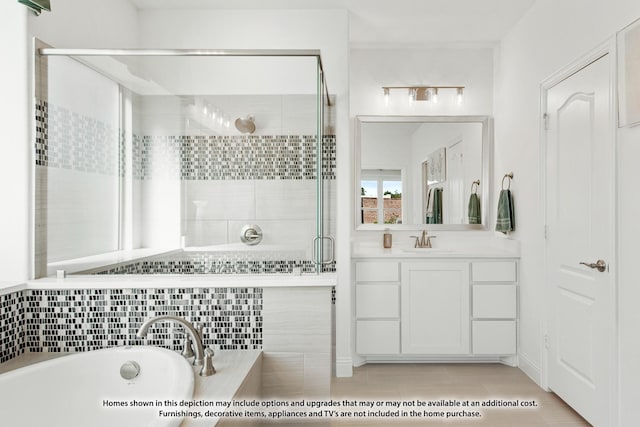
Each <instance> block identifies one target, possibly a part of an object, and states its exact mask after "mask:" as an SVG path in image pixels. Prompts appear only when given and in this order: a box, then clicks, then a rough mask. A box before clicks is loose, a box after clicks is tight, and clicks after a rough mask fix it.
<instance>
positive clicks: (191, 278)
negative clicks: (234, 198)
mask: <svg viewBox="0 0 640 427" xmlns="http://www.w3.org/2000/svg"><path fill="white" fill-rule="evenodd" d="M336 283H337V275H336V274H335V273H322V274H320V275H315V274H309V275H306V274H305V275H299V276H296V275H292V274H254V275H250V274H247V275H241V274H230V275H223V274H215V275H214V274H200V275H197V274H194V275H168V274H167V275H164V274H163V275H141V274H135V275H126V274H117V275H87V276H80V275H78V276H67V277H65V278H64V279H57V278H54V277H47V278H42V279H37V280H29V281H27V282H26V283H22V284H15V283H7V284H6V286H5V287H3V286H2V283H0V295H6V294H10V293H13V292H19V291H22V290H25V289H169V288H211V287H218V288H228V287H231V288H293V287H299V288H311V287H331V286H336Z"/></svg>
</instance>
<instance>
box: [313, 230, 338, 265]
mask: <svg viewBox="0 0 640 427" xmlns="http://www.w3.org/2000/svg"><path fill="white" fill-rule="evenodd" d="M320 239H322V240H328V241H329V242H330V243H331V251H330V252H329V253H330V257H329V260H328V261H325V260H324V258H323V259H322V260H321V261H320V262H319V263H318V262H317V261H316V256H317V249H316V247H317V244H318V240H320ZM335 247H336V244H335V241H334V240H333V237H330V236H317V237H314V238H313V261H314V262H315V263H316V264H322V265H326V264H331V263H332V262H333V261H335ZM322 255H323V256H324V254H322Z"/></svg>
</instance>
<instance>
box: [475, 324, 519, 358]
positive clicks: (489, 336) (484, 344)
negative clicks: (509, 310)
mask: <svg viewBox="0 0 640 427" xmlns="http://www.w3.org/2000/svg"><path fill="white" fill-rule="evenodd" d="M471 328H472V337H473V338H472V341H473V354H495V355H508V354H515V353H516V321H515V320H474V321H473V322H472V326H471Z"/></svg>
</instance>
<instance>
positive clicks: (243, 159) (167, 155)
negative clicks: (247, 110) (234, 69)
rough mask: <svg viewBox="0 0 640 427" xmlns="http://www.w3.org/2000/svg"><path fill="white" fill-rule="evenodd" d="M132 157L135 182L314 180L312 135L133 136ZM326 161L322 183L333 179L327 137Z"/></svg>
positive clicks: (332, 152) (331, 147) (332, 139)
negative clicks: (166, 180)
mask: <svg viewBox="0 0 640 427" xmlns="http://www.w3.org/2000/svg"><path fill="white" fill-rule="evenodd" d="M133 153H134V154H133V164H134V178H136V179H152V178H164V179H181V180H251V179H253V180H272V179H283V180H299V179H308V180H314V179H316V157H317V154H316V137H315V136H310V135H248V136H247V135H238V136H228V135H224V136H220V135H211V136H190V135H185V136H164V135H163V136H149V135H143V136H140V135H134V137H133ZM322 157H323V159H322V164H323V171H322V175H323V177H324V179H335V168H336V162H335V159H336V145H335V136H334V135H329V136H325V137H323V150H322Z"/></svg>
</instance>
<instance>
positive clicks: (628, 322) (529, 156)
mask: <svg viewBox="0 0 640 427" xmlns="http://www.w3.org/2000/svg"><path fill="white" fill-rule="evenodd" d="M639 16H640V3H639V2H637V1H636V0H607V1H603V0H586V1H585V0H565V1H562V2H558V1H554V0H538V1H537V2H536V3H535V4H534V5H533V7H532V8H531V9H530V11H529V12H528V14H527V15H526V16H525V17H524V18H523V19H522V20H521V21H520V22H519V23H518V24H517V25H516V26H515V28H514V29H513V30H512V31H511V32H510V34H509V35H508V36H507V37H505V38H504V40H503V41H502V43H501V46H500V52H499V55H497V57H496V97H495V135H496V149H495V152H496V157H495V165H496V175H495V179H496V180H498V179H500V178H501V176H502V174H503V173H505V172H507V171H513V172H514V175H515V176H514V180H513V185H512V190H513V193H514V199H515V206H516V215H517V225H516V227H517V228H516V231H515V232H514V233H513V236H512V237H513V238H515V239H518V240H520V241H521V244H522V245H521V251H522V261H521V282H520V283H521V285H520V333H521V335H520V363H521V366H522V367H523V369H525V370H526V371H527V373H528V374H529V375H531V376H532V377H533V378H534V379H536V380H537V381H539V380H540V373H541V371H540V370H541V366H542V359H543V358H542V348H543V345H542V335H543V331H542V328H541V322H542V321H543V319H542V314H543V308H542V307H544V301H543V299H542V298H543V290H544V276H543V268H542V266H543V265H544V258H543V256H544V240H543V218H544V215H543V213H544V212H543V209H542V206H541V203H540V201H541V187H540V182H541V179H540V178H541V177H540V135H539V123H540V107H539V97H540V83H541V82H542V81H543V80H544V79H545V78H547V77H548V76H550V75H551V74H553V73H554V72H555V71H557V70H559V69H561V68H562V67H564V66H566V65H568V64H569V63H571V62H572V61H574V60H576V59H577V58H579V57H581V56H583V55H585V54H586V53H588V52H589V51H590V50H592V49H594V48H595V47H596V46H598V45H599V44H601V43H602V42H604V41H606V40H607V39H609V38H610V37H613V35H614V34H615V32H616V31H618V30H619V29H621V28H622V27H624V26H626V25H627V24H629V23H630V22H632V21H633V20H634V19H635V18H637V17H639ZM639 133H640V130H638V129H637V128H636V129H632V130H625V131H623V132H620V137H619V140H618V142H617V145H618V172H619V183H618V194H619V200H618V211H619V213H620V214H619V218H618V221H619V222H618V226H619V233H618V236H617V237H618V242H619V245H618V247H619V254H618V265H617V267H618V268H617V273H618V292H619V297H620V299H619V310H620V311H619V328H620V331H619V332H620V334H619V337H620V357H619V360H620V392H621V419H620V425H634V424H635V423H636V422H637V416H636V415H635V413H634V412H635V411H634V409H635V408H634V405H635V403H634V402H637V400H638V399H639V398H640V391H639V389H638V387H637V385H638V384H637V382H638V381H637V379H638V378H640V365H638V363H637V361H638V357H640V344H639V343H638V339H637V325H638V324H640V316H639V315H638V314H637V313H638V310H637V301H640V288H639V287H638V286H637V274H636V272H635V269H634V263H637V260H636V259H635V255H636V254H637V242H638V240H639V239H640V230H639V229H638V220H637V215H635V214H633V212H635V213H637V212H638V210H639V209H640V205H639V203H638V200H637V197H636V195H637V183H638V181H639V180H640V175H638V169H637V165H636V163H637V159H638V158H639V157H638V156H639V155H640V147H639V145H640V144H638V134H639Z"/></svg>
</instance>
